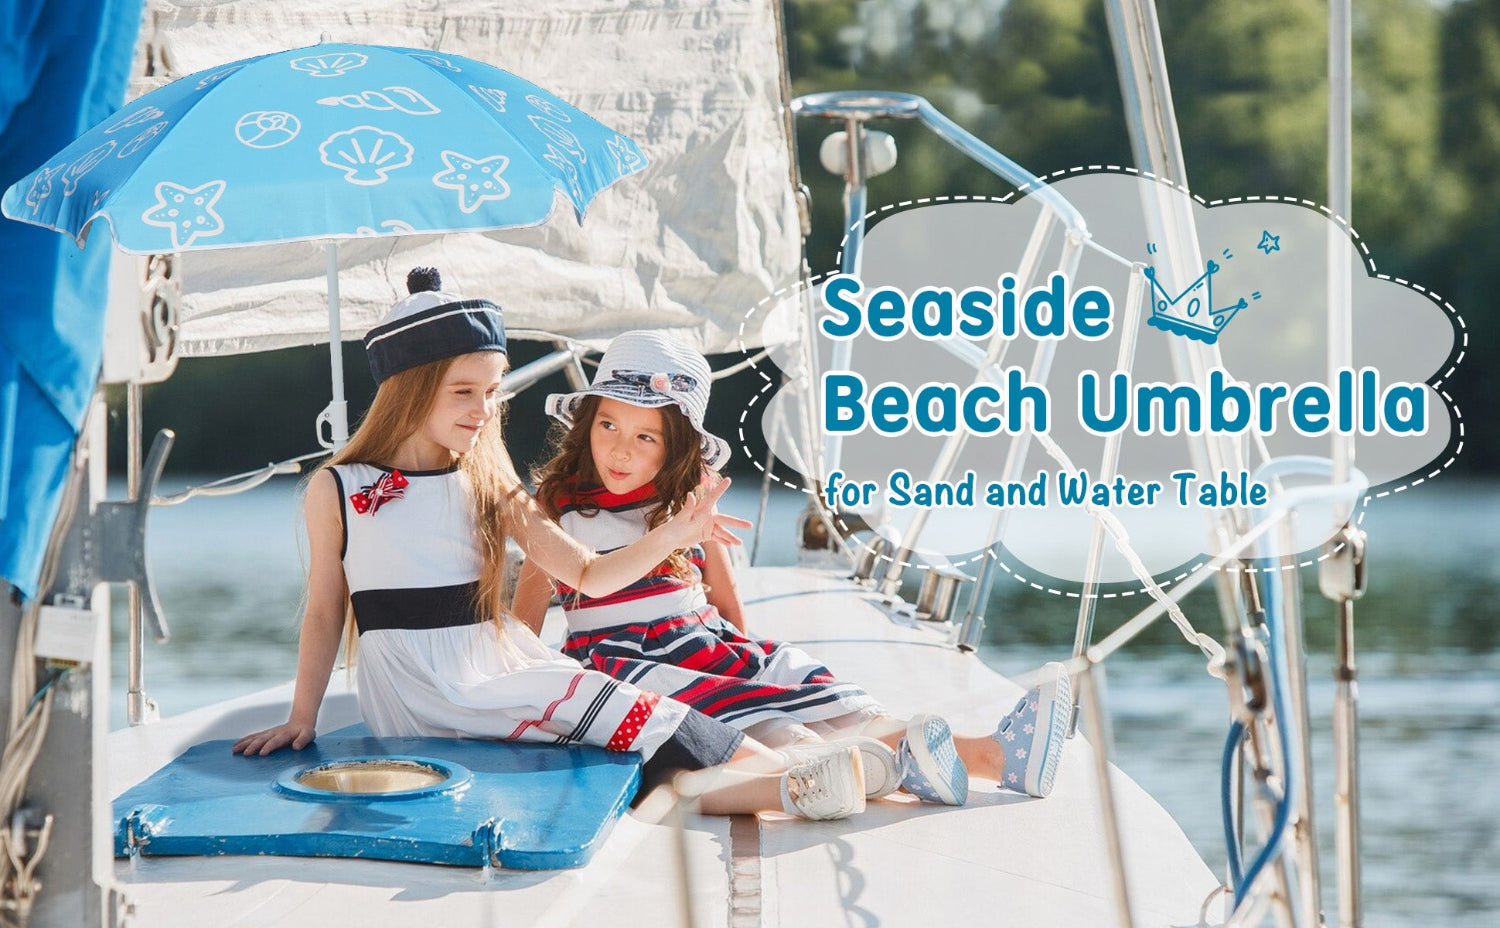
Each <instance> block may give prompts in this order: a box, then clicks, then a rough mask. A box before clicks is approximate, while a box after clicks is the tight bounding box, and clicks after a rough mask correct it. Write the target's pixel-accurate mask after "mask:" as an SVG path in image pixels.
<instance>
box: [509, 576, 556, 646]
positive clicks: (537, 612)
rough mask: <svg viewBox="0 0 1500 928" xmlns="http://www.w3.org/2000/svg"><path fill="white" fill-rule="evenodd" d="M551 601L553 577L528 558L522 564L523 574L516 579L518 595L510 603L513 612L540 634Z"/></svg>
mask: <svg viewBox="0 0 1500 928" xmlns="http://www.w3.org/2000/svg"><path fill="white" fill-rule="evenodd" d="M551 603H552V578H550V577H548V576H547V574H546V573H545V572H543V570H542V569H541V568H540V567H538V566H536V565H535V564H533V563H532V562H531V561H529V560H528V561H527V562H526V563H525V564H522V565H521V576H520V578H519V579H517V580H516V595H515V596H514V597H512V598H511V603H510V611H511V614H512V615H514V616H515V617H516V618H517V619H520V620H521V621H522V622H525V623H526V625H527V626H528V627H530V628H531V630H532V631H533V632H534V633H536V634H538V635H540V634H541V633H542V622H543V621H545V620H546V618H547V607H548V606H549V605H550V604H551Z"/></svg>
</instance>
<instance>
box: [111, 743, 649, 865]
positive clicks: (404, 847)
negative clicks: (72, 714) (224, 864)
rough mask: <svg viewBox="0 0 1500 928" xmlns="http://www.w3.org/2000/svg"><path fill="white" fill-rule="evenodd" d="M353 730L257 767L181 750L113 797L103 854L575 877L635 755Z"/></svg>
mask: <svg viewBox="0 0 1500 928" xmlns="http://www.w3.org/2000/svg"><path fill="white" fill-rule="evenodd" d="M367 732H368V729H366V728H365V727H364V726H363V725H356V726H351V727H350V728H345V729H340V730H339V731H337V732H334V733H333V734H332V735H328V736H325V737H322V738H319V739H318V740H317V741H315V742H313V744H311V745H309V746H308V747H307V748H305V749H303V750H301V751H281V752H278V753H276V754H272V755H270V756H268V757H249V758H246V757H240V756H237V755H234V754H231V753H230V746H231V745H232V744H233V743H234V742H232V741H227V740H226V741H208V742H204V743H203V744H199V745H195V746H193V747H191V748H189V749H188V750H187V751H185V752H183V753H182V754H181V755H180V756H179V757H177V758H176V759H175V760H173V761H172V762H171V763H169V764H167V765H166V766H165V767H162V768H161V769H160V770H158V771H156V772H155V773H153V774H152V775H151V776H150V777H149V778H147V779H146V780H144V781H143V782H141V783H140V784H138V785H136V786H134V787H132V788H131V789H129V790H127V791H126V792H125V793H124V794H123V795H121V796H120V797H119V798H118V799H116V800H115V803H114V819H115V854H116V855H117V856H120V857H125V856H128V855H130V854H145V855H196V856H217V855H230V854H281V855H288V856H296V857H369V858H373V859H379V860H399V861H408V862H417V863H435V864H450V865H455V866H467V867H481V866H484V865H485V864H486V863H488V864H491V865H493V866H498V867H505V868H508V869H514V870H551V869H559V868H567V867H581V866H583V865H584V864H585V863H587V862H588V860H589V858H590V857H591V856H592V855H593V852H594V851H595V850H596V849H597V848H598V847H599V845H600V844H601V843H602V842H603V840H604V838H605V837H606V836H607V835H608V834H609V830H610V828H611V827H612V826H613V825H614V823H615V820H616V819H618V818H619V817H620V815H621V814H622V813H623V812H624V811H625V808H626V806H627V805H628V804H629V802H630V799H631V797H632V796H634V795H635V791H636V788H637V786H638V785H639V783H640V776H641V774H640V765H641V761H640V755H639V754H633V753H622V752H617V751H605V750H602V749H600V748H594V747H585V746H578V745H570V746H557V745H539V744H522V743H517V742H505V741H472V740H457V739H450V738H374V737H370V736H369V735H368V734H367ZM367 775H368V776H367ZM351 784H354V785H353V786H352V787H351ZM349 788H354V789H376V790H378V791H377V792H363V793H361V792H346V791H340V790H347V789H349Z"/></svg>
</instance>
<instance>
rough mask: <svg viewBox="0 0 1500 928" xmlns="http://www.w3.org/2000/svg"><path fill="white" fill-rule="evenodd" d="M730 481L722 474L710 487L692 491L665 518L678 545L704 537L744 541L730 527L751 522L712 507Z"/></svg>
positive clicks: (743, 526) (735, 542) (747, 525)
mask: <svg viewBox="0 0 1500 928" xmlns="http://www.w3.org/2000/svg"><path fill="white" fill-rule="evenodd" d="M729 482H730V481H729V478H728V477H724V478H722V479H720V480H719V481H718V482H717V483H715V484H714V485H713V486H711V487H701V488H699V489H698V490H696V491H694V493H693V495H692V496H690V497H688V499H687V501H686V502H684V503H683V504H682V508H681V509H679V510H677V514H676V515H674V516H672V518H671V519H670V520H669V521H668V522H667V525H668V526H670V527H671V528H672V530H673V532H674V537H676V538H677V539H678V540H680V541H681V544H680V545H678V547H681V548H686V547H688V546H689V545H695V544H700V543H702V542H705V541H717V542H719V543H720V544H725V545H739V544H743V543H744V542H742V541H740V539H739V538H738V536H736V535H735V534H734V533H733V532H731V531H730V529H733V528H739V529H746V528H750V527H751V526H752V525H753V524H754V523H752V522H748V521H746V520H744V519H740V518H736V517H734V516H730V515H725V514H724V513H722V512H718V511H716V510H715V509H714V506H716V505H717V504H718V502H719V498H720V497H722V496H723V495H724V491H725V490H728V489H729Z"/></svg>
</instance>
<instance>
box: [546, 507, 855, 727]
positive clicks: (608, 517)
mask: <svg viewBox="0 0 1500 928" xmlns="http://www.w3.org/2000/svg"><path fill="white" fill-rule="evenodd" d="M655 506H656V497H655V488H654V487H650V486H649V485H648V486H647V487H643V488H641V489H640V490H637V491H634V492H632V493H630V494H628V495H616V494H612V493H609V492H608V491H606V490H603V489H602V488H601V489H597V490H588V491H585V492H581V493H577V494H575V495H573V496H571V497H569V498H566V499H564V500H561V501H560V505H559V509H560V510H561V512H562V516H561V517H560V518H559V522H560V523H561V524H562V526H563V528H564V530H566V531H567V532H568V533H569V534H571V535H573V536H574V537H575V538H577V539H578V540H579V541H581V542H583V543H584V544H585V545H587V546H589V547H590V548H593V549H594V550H602V551H607V550H612V549H613V548H615V547H618V546H619V545H620V544H622V543H625V542H627V541H629V540H631V539H630V538H627V537H624V536H627V535H628V536H632V537H639V536H640V535H643V534H645V532H646V515H647V513H649V512H650V511H651V510H652V509H654V508H655ZM703 564H704V555H703V551H702V549H701V548H698V549H695V550H693V551H692V552H691V554H690V557H689V571H690V578H688V579H684V578H682V577H678V576H673V575H671V574H670V573H668V572H667V569H666V568H665V567H658V568H657V569H656V570H655V571H653V572H652V573H651V574H649V575H648V576H646V577H644V578H642V579H641V580H638V581H636V582H635V583H633V584H631V585H629V586H627V587H626V588H625V589H623V590H621V591H619V592H617V593H613V594H610V595H609V596H606V597H599V598H590V597H587V596H584V595H582V594H580V593H578V592H577V591H573V590H567V589H566V588H563V592H564V595H563V596H562V597H561V599H562V603H563V609H564V611H565V612H567V613H569V615H570V618H571V617H572V614H573V613H575V612H577V613H578V614H579V615H578V618H579V619H580V621H582V619H583V616H584V614H585V613H587V612H588V611H589V610H591V609H597V608H598V607H601V606H606V605H607V606H611V607H613V609H614V611H615V612H618V613H623V614H625V615H628V616H630V617H631V618H630V619H629V620H628V621H624V622H622V623H620V624H611V625H609V626H607V627H604V628H590V629H588V630H582V629H579V628H578V627H577V626H575V630H574V631H572V632H571V633H570V634H569V636H568V639H567V641H566V643H565V644H564V645H563V652H564V653H565V654H568V655H569V656H570V657H574V658H576V659H578V660H579V661H581V662H582V663H583V664H584V665H585V666H588V667H593V668H595V669H597V670H602V671H604V672H605V673H607V674H609V675H610V676H612V677H615V678H617V679H620V680H624V681H626V682H629V683H632V684H634V685H636V686H640V687H642V688H644V689H648V690H652V691H654V692H658V693H661V694H662V695H664V696H670V697H672V698H673V699H676V700H678V701H680V702H684V703H687V704H688V705H689V706H692V707H693V708H694V709H697V710H699V711H700V712H703V713H704V714H705V715H709V716H712V717H714V718H718V719H720V720H722V721H724V722H727V723H729V724H731V725H734V726H735V727H738V728H745V727H748V726H749V725H753V724H755V723H757V722H761V721H767V720H770V719H775V718H786V717H791V718H794V719H796V720H797V721H801V722H811V721H821V720H824V719H831V718H836V717H838V716H841V715H846V714H849V713H853V712H860V711H864V710H871V709H875V710H878V708H879V706H878V704H877V703H876V702H875V700H874V698H872V697H871V696H870V695H869V693H867V692H865V691H864V690H863V689H861V688H860V687H858V686H856V685H854V684H852V683H845V682H841V681H839V680H838V679H837V678H835V677H834V676H833V674H832V672H830V671H829V670H828V668H827V667H825V666H823V664H821V663H820V662H818V661H817V660H815V659H814V658H813V657H812V656H811V655H809V654H808V653H807V652H805V651H803V650H802V649H800V648H797V647H793V646H791V645H788V644H786V643H784V642H779V641H771V640H754V639H751V638H749V637H746V636H745V635H742V634H740V633H739V631H738V630H737V629H735V628H734V626H732V625H730V624H729V623H728V622H727V621H725V619H724V618H723V617H722V616H720V615H719V612H718V610H717V609H715V608H714V607H713V606H712V605H707V604H704V605H702V607H701V608H698V609H694V610H692V611H688V612H671V613H669V614H662V613H663V612H664V611H666V610H665V608H664V605H663V604H664V603H666V602H669V601H674V602H681V601H682V592H683V591H685V590H695V589H700V588H701V584H702V576H703V574H702V572H703ZM667 594H671V595H667ZM697 602H698V603H700V604H703V603H704V602H705V601H704V600H703V599H701V598H699V599H698V600H697ZM597 614H598V613H596V615H597ZM611 620H613V614H611ZM584 627H585V628H587V625H585V626H584Z"/></svg>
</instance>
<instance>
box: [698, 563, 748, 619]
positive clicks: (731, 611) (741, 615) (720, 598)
mask: <svg viewBox="0 0 1500 928" xmlns="http://www.w3.org/2000/svg"><path fill="white" fill-rule="evenodd" d="M703 584H704V586H707V587H708V602H709V604H710V605H711V606H713V607H714V608H715V609H717V610H719V615H722V616H723V617H724V618H725V619H726V620H728V622H729V624H730V625H733V626H734V627H735V628H737V629H739V631H740V634H741V635H743V634H745V604H744V602H742V601H741V600H740V591H739V588H738V587H736V586H735V582H734V565H733V564H731V563H730V562H729V549H727V548H725V547H724V546H723V545H721V544H719V543H718V542H716V541H708V542H704V544H703Z"/></svg>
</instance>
